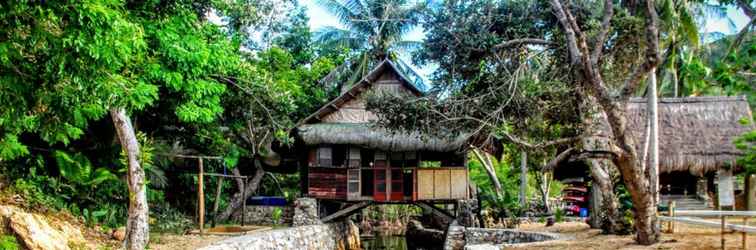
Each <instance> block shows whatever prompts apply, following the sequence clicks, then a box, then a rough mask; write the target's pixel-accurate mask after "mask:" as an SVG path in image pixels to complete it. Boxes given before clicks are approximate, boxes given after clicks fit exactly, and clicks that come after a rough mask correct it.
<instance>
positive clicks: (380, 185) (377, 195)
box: [373, 168, 388, 201]
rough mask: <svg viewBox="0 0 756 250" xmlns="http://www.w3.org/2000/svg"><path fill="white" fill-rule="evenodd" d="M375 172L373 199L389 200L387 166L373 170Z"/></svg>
mask: <svg viewBox="0 0 756 250" xmlns="http://www.w3.org/2000/svg"><path fill="white" fill-rule="evenodd" d="M373 173H374V183H375V185H374V188H375V189H374V190H373V199H374V200H376V201H387V200H388V195H387V193H388V192H387V190H388V187H387V186H386V185H387V184H388V183H387V182H386V169H385V168H377V169H375V170H373Z"/></svg>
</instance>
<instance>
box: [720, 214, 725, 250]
mask: <svg viewBox="0 0 756 250" xmlns="http://www.w3.org/2000/svg"><path fill="white" fill-rule="evenodd" d="M720 218H722V228H721V229H720V230H719V232H720V237H721V238H720V239H721V240H720V241H721V242H722V250H725V223H727V219H726V218H727V216H724V215H721V217H720Z"/></svg>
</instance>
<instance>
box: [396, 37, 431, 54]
mask: <svg viewBox="0 0 756 250" xmlns="http://www.w3.org/2000/svg"><path fill="white" fill-rule="evenodd" d="M422 46H423V42H420V41H410V40H401V41H397V42H394V43H393V44H392V45H391V47H390V49H391V50H394V51H397V52H400V53H409V52H412V51H415V50H418V49H420V48H421V47H422Z"/></svg>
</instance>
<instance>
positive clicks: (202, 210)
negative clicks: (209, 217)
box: [197, 158, 205, 235]
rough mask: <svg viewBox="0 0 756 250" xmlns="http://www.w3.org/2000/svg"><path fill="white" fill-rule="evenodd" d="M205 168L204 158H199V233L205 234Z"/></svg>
mask: <svg viewBox="0 0 756 250" xmlns="http://www.w3.org/2000/svg"><path fill="white" fill-rule="evenodd" d="M204 175H205V168H204V167H203V166H202V158H199V175H198V176H197V183H198V184H197V185H198V188H197V192H198V196H199V209H198V210H199V231H200V235H202V234H203V233H204V227H205V183H203V179H204Z"/></svg>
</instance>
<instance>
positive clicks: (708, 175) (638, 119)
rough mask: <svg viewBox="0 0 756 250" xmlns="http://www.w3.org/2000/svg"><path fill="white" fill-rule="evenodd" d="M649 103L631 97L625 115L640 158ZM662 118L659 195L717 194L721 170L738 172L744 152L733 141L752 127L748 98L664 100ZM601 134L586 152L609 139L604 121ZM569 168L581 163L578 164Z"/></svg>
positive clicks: (644, 138)
mask: <svg viewBox="0 0 756 250" xmlns="http://www.w3.org/2000/svg"><path fill="white" fill-rule="evenodd" d="M646 104H647V102H646V99H645V98H632V99H630V101H629V102H628V105H627V112H626V118H627V121H628V129H629V133H630V134H631V135H632V136H633V139H634V141H635V146H636V151H637V152H638V153H639V154H643V152H644V145H645V143H646V141H647V138H646V136H647V132H646V130H647V125H646V124H647V118H646V114H647V111H646ZM658 114H659V186H660V190H659V191H660V193H661V195H662V197H663V198H664V197H681V196H683V197H690V198H693V197H695V196H698V198H704V199H707V198H708V197H709V195H708V194H709V193H714V192H716V187H715V178H714V177H715V176H716V173H717V171H719V170H733V171H735V172H737V171H739V170H740V167H739V166H738V165H737V164H736V160H737V158H738V157H740V156H742V155H743V153H742V152H741V151H739V150H738V149H737V148H736V147H735V144H734V141H735V139H736V138H737V137H739V136H741V135H742V134H744V133H746V132H748V131H751V130H753V129H754V126H753V122H752V114H751V109H750V107H749V105H748V101H747V100H746V98H745V97H743V96H737V97H725V96H711V97H685V98H661V99H660V100H659V104H658ZM597 131H599V132H598V134H597V137H594V138H592V140H590V141H591V143H586V145H587V146H586V147H588V148H587V149H586V150H600V149H601V148H602V147H604V146H602V145H605V144H604V143H605V142H606V141H608V139H607V137H608V136H609V135H611V132H610V130H609V128H608V126H607V125H606V124H605V123H603V124H601V123H599V124H598V128H597ZM584 146H585V145H584ZM573 159H576V158H573ZM577 159H578V160H582V159H579V158H577ZM566 164H575V165H580V163H579V162H571V163H566ZM573 166H574V165H573ZM556 171H558V172H559V171H563V172H562V175H568V176H569V175H571V176H575V175H576V174H575V173H565V172H566V171H572V170H570V169H569V168H566V167H560V169H557V170H556ZM583 174H584V175H585V174H587V172H584V173H583Z"/></svg>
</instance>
